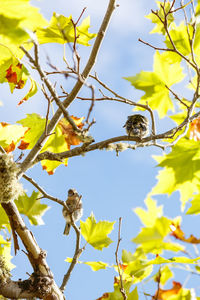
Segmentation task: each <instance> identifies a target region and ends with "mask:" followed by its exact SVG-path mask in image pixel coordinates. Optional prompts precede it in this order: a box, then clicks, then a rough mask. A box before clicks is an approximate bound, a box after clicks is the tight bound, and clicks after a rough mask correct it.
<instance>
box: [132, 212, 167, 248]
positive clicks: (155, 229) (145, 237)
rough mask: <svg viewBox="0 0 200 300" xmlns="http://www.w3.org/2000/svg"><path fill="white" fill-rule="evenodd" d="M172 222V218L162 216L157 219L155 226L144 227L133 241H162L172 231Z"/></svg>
mask: <svg viewBox="0 0 200 300" xmlns="http://www.w3.org/2000/svg"><path fill="white" fill-rule="evenodd" d="M171 223H172V221H171V220H169V219H167V218H166V217H161V218H159V219H157V220H156V222H155V224H154V226H152V227H147V228H142V230H141V232H140V233H139V234H138V235H137V237H135V238H134V239H132V241H133V242H134V243H136V244H141V243H142V244H143V243H149V242H150V243H151V242H154V241H158V242H161V241H162V240H163V238H164V237H166V236H167V235H168V234H169V233H170V231H171V230H170V225H171Z"/></svg>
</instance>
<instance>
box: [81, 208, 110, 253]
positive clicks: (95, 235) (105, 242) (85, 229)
mask: <svg viewBox="0 0 200 300" xmlns="http://www.w3.org/2000/svg"><path fill="white" fill-rule="evenodd" d="M114 223H115V222H109V221H99V222H98V223H97V222H96V220H95V217H94V215H93V213H91V215H90V217H89V218H87V220H86V221H85V222H83V221H80V225H81V234H82V236H83V237H84V239H85V240H86V241H87V242H88V243H89V244H90V245H91V246H92V247H94V248H95V249H97V250H102V249H103V248H104V247H108V246H109V245H110V244H111V243H112V240H111V239H110V238H108V237H107V235H108V234H109V233H110V232H111V231H112V230H113V225H114Z"/></svg>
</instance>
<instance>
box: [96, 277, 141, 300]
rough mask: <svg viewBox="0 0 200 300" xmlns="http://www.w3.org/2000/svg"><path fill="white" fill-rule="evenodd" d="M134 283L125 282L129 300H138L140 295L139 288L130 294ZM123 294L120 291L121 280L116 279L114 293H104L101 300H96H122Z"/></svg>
mask: <svg viewBox="0 0 200 300" xmlns="http://www.w3.org/2000/svg"><path fill="white" fill-rule="evenodd" d="M131 285H132V282H126V281H123V288H124V291H125V294H126V295H127V300H138V293H137V287H136V288H135V289H134V290H133V291H132V292H130V288H131ZM122 299H123V297H122V293H121V291H120V284H119V280H118V279H117V278H116V277H115V278H114V291H113V292H111V293H104V294H103V295H102V296H101V297H100V298H98V299H96V300H122Z"/></svg>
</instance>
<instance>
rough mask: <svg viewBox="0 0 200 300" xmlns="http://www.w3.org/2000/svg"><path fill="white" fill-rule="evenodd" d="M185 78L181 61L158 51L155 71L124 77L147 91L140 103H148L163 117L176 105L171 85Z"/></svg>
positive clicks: (136, 86)
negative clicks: (170, 90) (170, 88)
mask: <svg viewBox="0 0 200 300" xmlns="http://www.w3.org/2000/svg"><path fill="white" fill-rule="evenodd" d="M183 78H184V75H183V72H182V67H181V66H180V63H179V62H176V63H173V64H172V63H171V62H170V61H169V59H168V58H167V57H166V55H165V54H160V53H159V52H158V51H157V52H156V53H155V56H154V71H153V72H147V71H141V72H140V73H138V74H136V76H132V77H124V79H126V80H128V81H130V82H131V84H132V85H133V86H134V87H135V88H136V89H139V90H142V91H144V92H145V95H144V96H142V97H141V100H140V101H139V103H142V104H146V103H147V102H148V104H149V105H150V106H151V108H152V109H153V110H154V109H155V110H157V111H158V114H159V116H160V117H161V118H163V117H165V116H166V114H167V112H168V110H172V111H173V110H174V105H173V103H172V100H171V98H170V95H169V90H168V89H167V88H166V86H168V87H170V86H172V85H173V84H175V83H178V82H180V81H181V80H182V79H183Z"/></svg>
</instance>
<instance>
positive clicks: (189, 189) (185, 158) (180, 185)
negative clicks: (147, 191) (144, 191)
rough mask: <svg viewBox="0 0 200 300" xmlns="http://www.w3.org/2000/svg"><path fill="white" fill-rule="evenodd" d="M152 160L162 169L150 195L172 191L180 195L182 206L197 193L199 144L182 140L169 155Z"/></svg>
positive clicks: (199, 157) (199, 166)
mask: <svg viewBox="0 0 200 300" xmlns="http://www.w3.org/2000/svg"><path fill="white" fill-rule="evenodd" d="M154 158H155V159H156V160H157V161H158V162H159V166H160V167H163V168H164V169H163V170H161V171H159V175H158V176H157V178H158V183H157V185H156V186H155V187H154V188H153V189H152V192H151V194H162V193H167V194H168V195H170V194H171V193H173V192H174V191H179V192H180V194H181V201H182V206H183V208H184V205H185V203H186V201H188V200H189V199H190V198H192V197H193V196H194V193H196V192H198V187H199V181H200V171H199V168H200V148H199V142H195V141H192V140H187V139H182V140H180V141H179V142H178V143H177V144H176V145H175V146H174V147H173V149H172V151H171V152H170V153H169V154H166V155H165V156H163V157H158V156H157V157H155V156H154ZM183 166H184V167H183Z"/></svg>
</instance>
